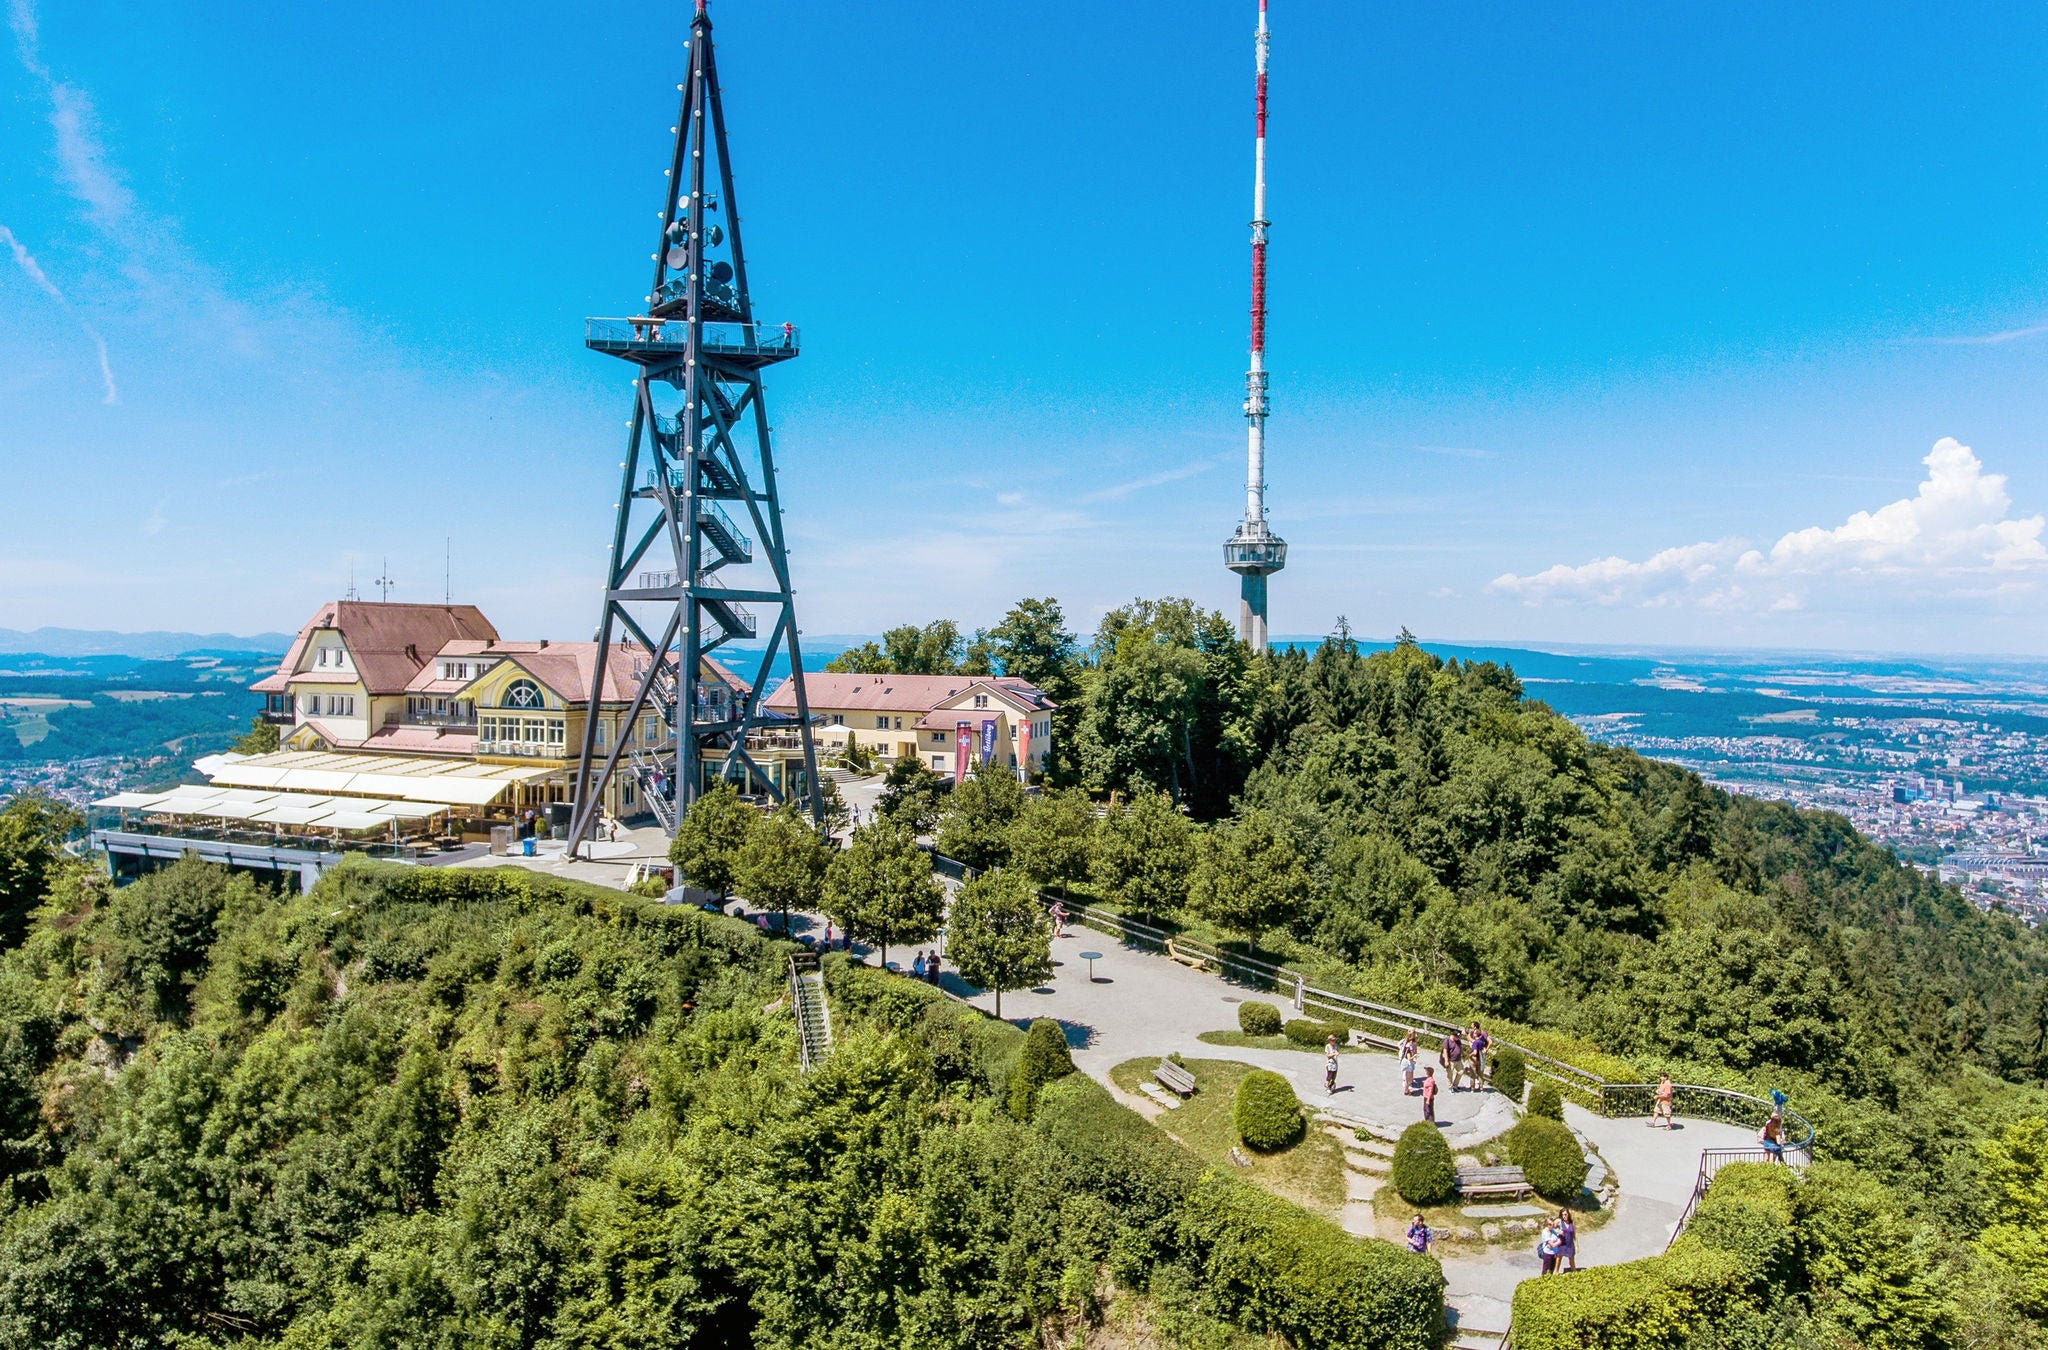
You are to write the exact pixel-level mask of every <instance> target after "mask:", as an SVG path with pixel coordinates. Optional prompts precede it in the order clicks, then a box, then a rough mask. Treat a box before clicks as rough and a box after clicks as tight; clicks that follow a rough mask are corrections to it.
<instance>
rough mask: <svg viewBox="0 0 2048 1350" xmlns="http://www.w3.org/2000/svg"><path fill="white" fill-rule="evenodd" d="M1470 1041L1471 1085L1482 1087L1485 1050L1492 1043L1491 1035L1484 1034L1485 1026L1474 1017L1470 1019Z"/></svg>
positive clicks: (1484, 1080)
mask: <svg viewBox="0 0 2048 1350" xmlns="http://www.w3.org/2000/svg"><path fill="white" fill-rule="evenodd" d="M1471 1041H1472V1086H1473V1087H1475V1088H1476V1087H1484V1086H1485V1085H1486V1052H1487V1049H1488V1048H1489V1047H1491V1046H1492V1045H1493V1037H1491V1036H1489V1035H1487V1034H1486V1030H1485V1028H1483V1027H1481V1026H1480V1025H1479V1019H1478V1018H1476V1017H1475V1018H1473V1019H1472V1036H1471Z"/></svg>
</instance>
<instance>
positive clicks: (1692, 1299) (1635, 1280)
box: [1513, 1127, 1796, 1350]
mask: <svg viewBox="0 0 2048 1350" xmlns="http://www.w3.org/2000/svg"><path fill="white" fill-rule="evenodd" d="M1517 1128H1520V1127H1517ZM1795 1185H1796V1182H1795V1180H1794V1178H1793V1176H1792V1175H1791V1169H1789V1168H1784V1167H1775V1166H1771V1165H1769V1164H1757V1163H1738V1164H1734V1165H1732V1166H1729V1167H1724V1168H1722V1169H1721V1170H1720V1171H1719V1172H1717V1173H1716V1174H1715V1175H1714V1184H1713V1186H1712V1187H1710V1188H1709V1189H1708V1191H1707V1195H1706V1198H1705V1199H1703V1200H1702V1201H1701V1202H1700V1207H1699V1210H1698V1212H1697V1213H1696V1214H1694V1216H1693V1219H1692V1222H1691V1223H1690V1224H1688V1225H1687V1226H1686V1230H1685V1232H1684V1233H1683V1234H1682V1235H1681V1236H1680V1237H1679V1239H1678V1242H1677V1243H1676V1244H1675V1245H1674V1246H1673V1247H1672V1249H1671V1250H1670V1251H1669V1252H1668V1253H1666V1254H1665V1255H1663V1256H1654V1257H1651V1258H1649V1259H1648V1260H1644V1261H1631V1262H1629V1263H1627V1264H1626V1265H1619V1266H1593V1267H1590V1268H1588V1269H1584V1270H1580V1271H1578V1272H1577V1273H1575V1274H1573V1275H1572V1276H1571V1277H1570V1278H1569V1279H1558V1280H1524V1281H1523V1282H1522V1283H1521V1284H1519V1285H1517V1286H1516V1288H1515V1301H1514V1320H1513V1331H1514V1341H1515V1350H1583V1347H1585V1346H1591V1345H1597V1346H1600V1347H1602V1350H1679V1347H1682V1346H1684V1345H1686V1344H1687V1343H1688V1342H1690V1341H1691V1340H1692V1339H1693V1336H1694V1333H1696V1332H1697V1331H1699V1330H1700V1329H1701V1328H1702V1327H1704V1326H1706V1325H1707V1324H1708V1323H1710V1322H1712V1321H1715V1320H1717V1319H1720V1318H1723V1317H1725V1316H1727V1315H1728V1314H1729V1313H1731V1312H1734V1311H1737V1310H1740V1309H1744V1308H1759V1307H1762V1306H1764V1305H1765V1304H1766V1303H1767V1302H1768V1301H1769V1298H1770V1294H1771V1290H1772V1287H1773V1286H1774V1285H1781V1284H1783V1283H1784V1282H1786V1281H1787V1280H1788V1279H1789V1277H1790V1275H1791V1273H1792V1271H1791V1261H1792V1259H1793V1250H1794V1247H1795V1234H1794V1230H1793V1226H1792V1214H1793V1210H1792V1193H1793V1188H1794V1186H1795Z"/></svg>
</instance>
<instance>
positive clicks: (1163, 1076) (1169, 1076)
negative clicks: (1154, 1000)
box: [1152, 1059, 1521, 1171]
mask: <svg viewBox="0 0 2048 1350" xmlns="http://www.w3.org/2000/svg"><path fill="white" fill-rule="evenodd" d="M1152 1076H1153V1077H1154V1078H1156V1079H1158V1080H1159V1084H1160V1086H1161V1087H1164V1088H1165V1089H1166V1090H1167V1091H1169V1092H1171V1093H1173V1094H1174V1095H1175V1096H1177V1097H1192V1096H1194V1095H1195V1076H1194V1075H1193V1074H1191V1073H1189V1072H1188V1071H1187V1070H1186V1069H1184V1068H1182V1067H1181V1066H1180V1065H1178V1064H1176V1063H1174V1062H1173V1061H1172V1060H1170V1059H1162V1060H1160V1061H1159V1067H1158V1068H1156V1069H1154V1070H1153V1071H1152ZM1516 1170H1517V1171H1520V1170H1521V1169H1520V1168H1517V1169H1516Z"/></svg>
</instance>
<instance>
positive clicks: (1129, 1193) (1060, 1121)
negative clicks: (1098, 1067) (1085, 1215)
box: [1031, 1073, 1202, 1235]
mask: <svg viewBox="0 0 2048 1350" xmlns="http://www.w3.org/2000/svg"><path fill="white" fill-rule="evenodd" d="M1031 1127H1032V1129H1034V1130H1036V1131H1038V1132H1039V1133H1040V1134H1042V1135H1044V1136H1045V1137H1047V1138H1048V1139H1052V1140H1055V1141H1056V1142H1057V1144H1058V1147H1057V1148H1056V1149H1054V1150H1053V1153H1052V1157H1053V1160H1054V1165H1055V1166H1056V1167H1058V1168H1060V1169H1062V1170H1063V1172H1064V1175H1063V1176H1062V1178H1061V1180H1062V1183H1063V1185H1064V1186H1065V1187H1067V1188H1070V1189H1073V1190H1077V1191H1085V1192H1088V1193H1090V1194H1092V1195H1097V1196H1100V1197H1101V1198H1102V1199H1103V1200H1104V1201H1106V1202H1108V1204H1109V1207H1110V1208H1111V1209H1112V1210H1114V1211H1116V1213H1117V1214H1118V1216H1119V1217H1120V1218H1121V1219H1122V1221H1123V1222H1124V1223H1127V1224H1131V1225H1134V1226H1136V1227H1138V1228H1140V1229H1144V1230H1147V1231H1148V1232H1150V1233H1153V1234H1155V1235H1157V1234H1159V1233H1161V1232H1162V1231H1163V1229H1164V1227H1165V1226H1166V1225H1168V1224H1169V1223H1170V1222H1171V1220H1172V1218H1173V1214H1174V1211H1175V1210H1176V1209H1178V1208H1179V1206H1180V1203H1181V1200H1182V1199H1183V1198H1184V1197H1185V1196H1186V1195H1187V1193H1188V1192H1189V1191H1191V1190H1193V1189H1194V1186H1195V1183H1196V1182H1197V1180H1199V1179H1200V1177H1201V1175H1202V1164H1201V1162H1200V1160H1199V1159H1197V1158H1196V1157H1195V1155H1194V1154H1192V1153H1190V1152H1188V1151H1187V1150H1186V1149H1185V1148H1182V1147H1181V1146H1180V1145H1179V1144H1177V1143H1175V1142H1174V1141H1173V1140H1171V1139H1169V1138H1167V1137H1166V1135H1165V1134H1164V1133H1162V1132H1161V1131H1159V1130H1158V1129H1156V1128H1154V1127H1153V1126H1152V1125H1151V1124H1150V1123H1149V1122H1148V1121H1147V1120H1146V1119H1145V1118H1144V1117H1143V1116H1141V1115H1139V1114H1138V1113H1137V1112H1136V1111H1133V1110H1131V1109H1130V1108H1129V1107H1128V1106H1125V1105H1124V1104H1123V1103H1121V1102H1119V1101H1117V1100H1116V1099H1115V1098H1114V1097H1112V1096H1110V1095H1109V1093H1108V1091H1106V1090H1105V1089H1104V1088H1103V1086H1102V1085H1101V1084H1100V1083H1097V1082H1096V1081H1095V1080H1094V1079H1092V1078H1089V1077H1087V1076H1085V1075H1083V1074H1078V1073H1077V1074H1072V1075H1069V1076H1068V1077H1066V1078H1062V1079H1060V1080H1059V1081H1058V1082H1055V1083H1050V1084H1047V1085H1046V1087H1045V1089H1044V1090H1043V1091H1042V1092H1040V1093H1039V1095H1038V1114H1037V1116H1036V1117H1035V1118H1034V1119H1033V1121H1032V1126H1031Z"/></svg>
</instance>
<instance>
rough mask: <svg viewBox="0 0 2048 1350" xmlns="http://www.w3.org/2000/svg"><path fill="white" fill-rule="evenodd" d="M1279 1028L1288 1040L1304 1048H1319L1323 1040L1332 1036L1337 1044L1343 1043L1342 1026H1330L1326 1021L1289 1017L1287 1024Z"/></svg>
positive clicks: (1321, 1046)
mask: <svg viewBox="0 0 2048 1350" xmlns="http://www.w3.org/2000/svg"><path fill="white" fill-rule="evenodd" d="M1280 1029H1281V1031H1283V1032H1285V1033H1286V1035H1287V1039H1288V1040H1290V1041H1293V1042H1294V1043H1295V1044H1296V1045H1299V1046H1301V1047H1303V1048H1304V1049H1309V1050H1320V1049H1322V1048H1323V1042H1324V1041H1325V1040H1328V1039H1329V1038H1330V1037H1332V1036H1335V1037H1336V1038H1337V1043H1338V1044H1339V1045H1342V1044H1343V1043H1344V1031H1343V1028H1341V1027H1334V1026H1331V1025H1330V1024H1329V1023H1327V1022H1317V1021H1313V1020H1311V1019H1309V1018H1306V1017H1295V1018H1290V1019H1289V1020H1288V1022H1287V1025H1285V1026H1283V1027H1281V1028H1280Z"/></svg>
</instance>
